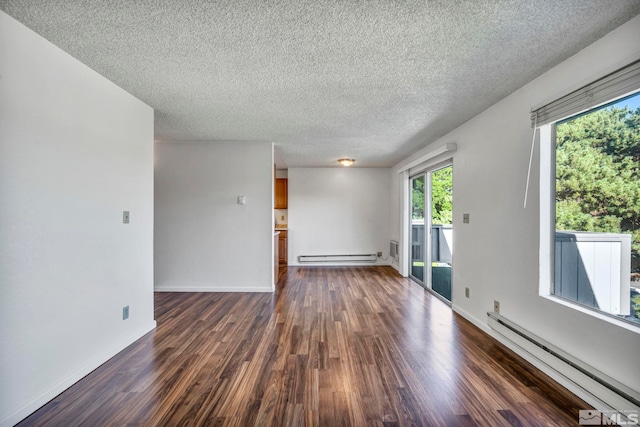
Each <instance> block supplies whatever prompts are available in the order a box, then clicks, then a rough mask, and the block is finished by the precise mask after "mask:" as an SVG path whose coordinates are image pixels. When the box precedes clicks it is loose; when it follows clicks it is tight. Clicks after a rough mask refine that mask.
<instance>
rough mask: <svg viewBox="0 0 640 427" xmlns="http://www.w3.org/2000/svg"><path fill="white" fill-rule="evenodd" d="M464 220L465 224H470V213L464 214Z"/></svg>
mask: <svg viewBox="0 0 640 427" xmlns="http://www.w3.org/2000/svg"><path fill="white" fill-rule="evenodd" d="M462 222H463V223H464V224H469V214H468V213H466V214H462Z"/></svg>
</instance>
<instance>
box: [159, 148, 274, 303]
mask: <svg viewBox="0 0 640 427" xmlns="http://www.w3.org/2000/svg"><path fill="white" fill-rule="evenodd" d="M155 155H156V165H155V188H156V197H155V278H156V282H155V283H156V285H155V288H156V290H158V291H218V292H233V291H244V292H250V291H255V292H271V291H272V289H273V224H274V220H273V212H274V211H273V146H272V144H271V143H251V144H237V143H167V142H162V143H156V145H155ZM239 195H244V196H245V197H246V204H245V205H239V204H237V197H238V196H239Z"/></svg>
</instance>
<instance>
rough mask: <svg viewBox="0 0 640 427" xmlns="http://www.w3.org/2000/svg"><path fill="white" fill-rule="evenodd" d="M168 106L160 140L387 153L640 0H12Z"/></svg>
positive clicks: (298, 153)
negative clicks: (255, 143)
mask: <svg viewBox="0 0 640 427" xmlns="http://www.w3.org/2000/svg"><path fill="white" fill-rule="evenodd" d="M0 9H2V10H4V11H5V12H6V13H8V14H9V15H11V16H13V17H14V18H16V19H18V20H19V21H21V22H22V23H24V24H25V25H26V26H28V27H29V28H31V29H33V30H34V31H36V32H37V33H39V34H41V35H42V36H44V37H45V38H46V39H48V40H50V41H51V42H53V43H54V44H56V45H57V46H59V47H60V48H62V49H63V50H65V51H66V52H68V53H70V54H71V55H73V56H74V57H76V58H77V59H79V60H80V61H82V62H84V63H85V64H87V65H88V66H90V67H91V68H93V69H94V70H96V71H97V72H99V73H100V74H102V75H103V76H105V77H107V78H108V79H110V80H112V81H113V82H115V83H116V84H117V85H119V86H120V87H122V88H124V89H125V90H127V91H128V92H130V93H132V94H133V95H135V96H136V97H138V98H139V99H141V100H142V101H144V102H146V103H147V104H149V105H150V106H151V107H153V108H154V109H155V111H156V116H155V117H156V122H155V136H156V140H158V141H237V142H238V143H240V142H242V141H273V142H275V143H276V151H277V159H278V167H300V166H335V165H336V164H337V163H336V162H335V161H336V159H338V158H340V157H344V156H347V157H354V158H356V159H357V160H358V161H357V163H356V165H359V166H390V165H392V164H394V163H396V162H397V161H399V160H401V159H402V158H404V157H406V156H407V155H409V154H411V153H412V152H414V151H416V150H417V149H419V148H421V147H423V146H424V145H426V144H428V143H430V142H432V141H434V140H435V139H436V138H438V137H440V136H442V135H444V134H445V133H447V132H448V131H450V130H452V129H453V128H455V127H457V126H458V125H460V124H462V123H464V122H465V121H467V120H469V119H470V118H471V117H473V116H474V115H476V114H478V113H479V112H481V111H482V110H484V109H486V108H487V107H489V106H490V105H492V104H493V103H495V102H496V101H498V100H500V99H501V98H503V97H504V96H506V95H508V94H509V93H511V92H512V91H514V90H515V89H517V88H518V87H520V86H522V85H524V84H525V83H527V82H529V81H531V80H532V79H534V78H535V77H537V76H538V75H540V74H541V73H543V72H544V71H546V70H548V69H549V68H551V67H553V66H554V65H556V64H558V63H560V62H561V61H562V60H564V59H566V58H567V57H569V56H571V55H573V54H574V53H576V52H578V51H579V50H580V49H582V48H584V47H586V46H587V45H589V44H590V43H592V42H594V41H595V40H597V39H598V38H600V37H602V36H603V35H605V34H606V33H607V32H609V31H611V30H612V29H614V28H615V27H617V26H619V25H621V24H622V23H624V22H626V21H627V20H629V19H631V18H632V17H634V16H636V15H638V14H639V13H640V1H638V0H526V1H525V0H493V1H489V0H469V1H464V0H457V1H453V0H449V1H447V0H442V1H435V0H422V1H417V0H407V1H391V0H386V1H383V0H380V1H373V0H372V1H365V0H359V1H345V0H310V1H309V0H270V1H260V0H222V1H205V0H200V1H187V0H184V1H161V0H109V1H105V0H22V1H9V0H0Z"/></svg>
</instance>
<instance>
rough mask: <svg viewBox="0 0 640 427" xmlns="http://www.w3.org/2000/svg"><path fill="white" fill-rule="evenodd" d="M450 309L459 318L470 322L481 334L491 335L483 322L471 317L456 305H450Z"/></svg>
mask: <svg viewBox="0 0 640 427" xmlns="http://www.w3.org/2000/svg"><path fill="white" fill-rule="evenodd" d="M451 309H452V310H453V311H455V312H456V313H458V314H459V315H460V316H462V317H464V318H465V319H466V320H468V321H469V322H471V323H472V324H473V325H474V326H475V327H477V328H478V329H480V330H481V331H482V332H484V333H486V334H489V335H492V331H491V328H489V325H487V324H486V323H484V322H481V321H480V320H479V319H477V318H475V317H473V316H472V315H471V314H470V313H469V312H468V311H466V310H464V309H463V308H462V307H460V306H459V305H457V304H451Z"/></svg>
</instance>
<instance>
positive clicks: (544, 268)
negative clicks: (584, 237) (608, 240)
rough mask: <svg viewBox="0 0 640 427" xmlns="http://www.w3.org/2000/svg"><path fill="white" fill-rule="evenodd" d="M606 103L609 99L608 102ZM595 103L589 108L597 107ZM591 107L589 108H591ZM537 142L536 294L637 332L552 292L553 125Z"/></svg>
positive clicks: (626, 323)
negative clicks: (538, 218) (538, 219)
mask: <svg viewBox="0 0 640 427" xmlns="http://www.w3.org/2000/svg"><path fill="white" fill-rule="evenodd" d="M607 103H608V102H607ZM596 107H597V106H594V107H592V108H596ZM592 108H590V109H592ZM538 131H539V142H540V247H539V295H540V296H541V297H543V298H546V299H548V300H550V301H553V302H555V303H558V304H560V305H562V306H564V307H567V308H570V309H572V310H576V311H579V312H582V313H584V314H587V315H589V316H592V317H595V318H598V319H600V320H603V321H605V322H608V323H611V324H614V325H616V326H619V327H622V328H624V329H627V330H629V331H632V332H635V333H637V334H640V323H637V322H633V321H629V320H626V319H624V318H621V317H618V316H616V315H613V314H609V313H606V312H604V311H601V310H598V309H596V308H593V307H589V306H586V305H582V304H580V303H579V302H577V301H572V300H568V299H566V298H562V297H560V296H557V295H555V294H554V293H553V289H554V280H555V279H554V268H555V258H554V257H555V233H556V224H555V166H556V165H555V162H556V159H555V153H556V124H555V122H553V123H549V124H545V125H543V126H540V127H539V128H538Z"/></svg>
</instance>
